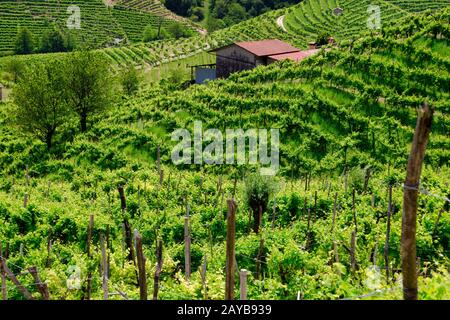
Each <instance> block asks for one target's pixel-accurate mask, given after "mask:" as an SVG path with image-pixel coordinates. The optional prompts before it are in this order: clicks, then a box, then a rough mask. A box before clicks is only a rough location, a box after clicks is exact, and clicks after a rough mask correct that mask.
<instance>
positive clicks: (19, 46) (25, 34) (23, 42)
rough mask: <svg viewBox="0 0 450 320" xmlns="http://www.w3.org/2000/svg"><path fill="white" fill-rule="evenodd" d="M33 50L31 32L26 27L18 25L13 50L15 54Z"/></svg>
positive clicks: (28, 52)
mask: <svg viewBox="0 0 450 320" xmlns="http://www.w3.org/2000/svg"><path fill="white" fill-rule="evenodd" d="M33 50H34V40H33V34H32V33H31V31H30V30H28V28H26V27H24V28H22V27H19V31H18V32H17V36H16V42H15V48H14V51H15V53H16V54H30V53H32V52H33Z"/></svg>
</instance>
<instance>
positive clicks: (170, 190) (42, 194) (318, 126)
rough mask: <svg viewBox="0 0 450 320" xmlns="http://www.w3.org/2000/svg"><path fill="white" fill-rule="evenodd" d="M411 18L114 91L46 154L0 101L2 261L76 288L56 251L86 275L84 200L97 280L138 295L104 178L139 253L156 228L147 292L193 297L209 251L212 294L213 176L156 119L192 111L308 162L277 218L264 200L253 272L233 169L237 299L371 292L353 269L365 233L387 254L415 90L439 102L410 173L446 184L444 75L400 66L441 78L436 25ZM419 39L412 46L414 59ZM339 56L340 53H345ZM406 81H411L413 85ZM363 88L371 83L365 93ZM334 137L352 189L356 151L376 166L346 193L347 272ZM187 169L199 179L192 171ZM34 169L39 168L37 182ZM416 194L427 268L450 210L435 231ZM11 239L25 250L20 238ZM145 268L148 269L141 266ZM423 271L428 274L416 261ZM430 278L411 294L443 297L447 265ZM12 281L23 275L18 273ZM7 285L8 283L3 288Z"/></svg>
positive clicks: (58, 291)
mask: <svg viewBox="0 0 450 320" xmlns="http://www.w3.org/2000/svg"><path fill="white" fill-rule="evenodd" d="M448 16H449V11H447V12H446V13H445V15H444V16H443V17H442V18H441V19H442V20H441V21H442V22H441V24H442V25H445V23H446V22H445V21H448ZM423 21H424V22H425V25H423V26H422V27H421V28H420V30H415V33H414V35H410V36H409V37H407V36H405V35H403V34H402V33H401V32H402V31H400V30H395V29H394V30H393V31H392V35H391V36H389V37H387V36H386V37H377V36H375V37H373V38H372V37H366V38H363V39H362V40H360V41H358V42H356V43H355V44H354V46H353V49H352V51H351V52H349V49H350V48H349V47H344V48H342V49H340V50H333V51H330V52H327V53H322V54H320V55H319V56H317V57H313V58H311V59H309V60H307V61H305V62H304V63H302V64H300V65H296V64H291V63H284V64H276V65H272V66H271V67H267V68H258V69H256V70H253V71H250V72H246V73H242V74H239V75H235V76H233V77H232V78H231V79H229V80H226V81H218V82H215V83H211V84H210V85H207V86H194V87H191V88H190V89H188V90H186V91H175V92H174V91H173V90H172V89H170V88H169V89H163V88H154V89H153V90H151V91H148V92H144V93H142V95H141V96H140V97H137V98H135V99H126V101H125V102H124V103H123V104H121V105H119V106H118V107H117V109H115V110H112V111H111V112H110V114H109V115H107V116H104V117H103V116H102V119H101V121H100V122H98V123H97V124H95V125H94V126H93V127H92V129H91V130H90V131H89V132H88V133H87V134H86V135H78V136H75V137H74V138H73V141H71V142H69V143H67V144H66V145H60V146H58V148H59V151H56V150H55V152H56V154H49V153H47V152H46V151H45V147H44V145H43V144H42V143H40V142H37V141H35V140H31V139H29V138H26V137H25V136H23V135H22V134H21V133H19V132H17V131H15V130H14V128H13V127H10V126H8V121H7V118H6V115H7V110H6V109H4V108H1V112H2V117H1V118H0V124H1V127H0V128H1V129H0V130H1V141H0V150H1V152H0V161H1V168H2V179H1V190H2V191H1V192H0V219H2V220H4V223H2V224H0V225H1V227H0V235H1V239H3V240H4V241H5V242H8V243H9V246H10V252H11V254H10V261H11V262H12V263H14V264H15V265H18V266H21V267H25V266H29V265H31V264H33V265H37V266H38V268H39V270H40V272H41V273H42V275H41V277H42V278H43V279H44V280H48V281H49V286H50V290H51V294H52V296H53V297H58V298H62V297H64V298H67V299H70V298H74V299H79V298H80V297H81V292H80V291H70V290H67V289H66V287H65V285H64V284H65V280H66V278H67V267H68V266H69V265H78V266H80V268H81V269H82V272H83V279H85V275H86V272H87V265H88V261H90V259H88V258H87V256H86V254H85V253H84V252H85V245H84V244H85V239H86V231H85V230H86V226H87V223H88V219H89V214H91V213H93V212H94V213H95V219H96V220H95V221H96V222H95V232H94V234H95V237H94V244H95V246H97V245H98V242H97V239H98V235H99V233H100V232H106V228H107V226H109V230H110V235H111V243H112V254H111V278H110V285H111V287H113V288H116V289H118V290H121V291H124V292H126V293H127V294H128V295H129V296H130V297H131V298H137V297H138V289H137V288H136V287H135V286H134V285H133V284H132V282H133V281H134V280H135V277H134V272H133V266H132V264H125V265H123V260H124V258H123V253H122V250H121V243H122V242H121V241H122V240H121V239H122V238H121V219H122V216H121V213H120V208H119V200H118V198H117V192H116V190H115V188H116V186H117V184H119V183H126V194H127V199H128V208H129V209H128V214H129V216H130V221H131V224H132V227H133V228H136V229H138V230H139V231H140V232H141V233H142V234H143V236H144V248H145V252H146V256H147V257H148V267H149V268H152V266H154V264H155V258H154V245H155V241H156V239H157V238H158V237H161V238H162V239H163V240H164V271H163V275H162V286H161V291H160V297H161V298H163V299H164V298H166V299H182V298H187V299H192V298H195V299H200V298H202V297H203V296H202V291H201V290H200V288H201V282H200V276H199V273H198V272H197V270H198V267H199V266H200V264H201V261H202V258H203V257H204V256H206V257H207V259H208V272H207V279H208V296H209V297H210V298H213V299H221V298H223V287H224V278H223V266H224V262H225V254H224V246H225V242H224V235H225V222H224V219H223V217H224V215H225V208H226V205H225V203H223V202H221V201H220V199H221V195H220V194H217V193H216V190H217V189H216V188H217V186H216V183H217V180H218V176H217V175H216V174H213V173H211V172H210V171H209V170H205V171H203V170H199V168H197V167H194V168H192V169H193V170H178V169H180V168H178V169H177V168H174V167H173V166H172V165H170V156H169V155H170V149H171V144H170V143H169V142H168V140H169V137H168V134H169V133H170V132H171V131H172V130H173V129H174V128H178V127H190V126H191V124H192V121H193V120H194V119H203V120H204V122H205V126H209V127H216V128H220V129H223V128H225V127H254V126H256V127H261V126H263V125H264V126H266V127H269V126H280V127H281V132H282V140H281V141H282V155H281V156H282V164H283V170H282V173H283V174H284V176H285V177H286V176H290V175H291V169H295V171H294V176H296V175H298V174H302V173H304V172H307V171H310V170H312V169H311V166H310V165H316V167H315V171H313V172H314V176H313V181H312V183H311V187H310V190H309V191H306V192H305V191H304V188H303V181H299V180H295V181H289V180H288V181H285V180H284V179H282V183H281V184H280V189H279V193H278V194H277V206H276V212H277V219H276V223H275V226H276V228H275V229H274V230H271V227H270V226H271V218H270V213H266V214H265V220H264V224H265V228H264V231H263V237H264V239H265V252H264V256H265V263H264V264H263V267H262V268H263V273H264V276H263V277H262V280H258V279H256V278H255V274H254V272H255V271H256V266H255V262H254V259H255V258H256V255H257V252H258V248H259V237H258V236H256V235H254V234H253V233H248V229H247V228H248V227H247V223H248V209H247V207H246V206H245V204H244V197H243V183H242V181H239V182H238V193H237V197H236V199H237V201H238V208H239V209H238V217H237V258H236V259H237V263H238V266H239V268H245V269H248V270H250V271H251V275H250V277H249V298H250V299H275V298H277V299H280V298H286V299H295V297H296V295H297V292H298V291H301V292H302V294H303V297H304V298H305V299H335V298H343V297H348V296H353V295H356V294H361V293H367V292H368V291H372V290H373V287H369V286H368V285H366V282H365V280H366V277H367V274H366V273H365V271H366V270H367V269H366V268H367V267H369V266H370V265H371V264H372V262H371V254H372V250H373V249H374V248H378V251H375V252H376V257H377V261H378V262H377V265H378V266H379V267H381V268H382V267H383V266H384V264H383V241H384V240H383V239H384V234H385V225H386V224H385V223H386V219H385V214H386V208H387V203H386V188H387V187H386V183H387V181H391V182H392V181H394V182H401V181H402V180H403V173H404V168H405V161H406V158H407V153H408V146H409V143H410V141H411V138H412V132H413V128H414V122H415V117H416V113H415V111H414V109H415V107H416V106H417V105H418V103H420V102H421V101H423V99H425V97H428V99H429V101H430V102H432V103H433V105H435V106H436V114H435V119H434V124H433V131H432V135H431V141H430V144H429V148H428V150H427V158H426V163H427V166H426V167H425V170H424V172H423V176H422V183H423V186H424V187H425V188H426V189H428V190H431V191H432V193H434V194H441V195H442V194H445V193H446V192H448V187H446V185H445V183H446V181H445V177H448V176H449V172H448V162H449V159H450V155H449V153H448V152H449V151H448V150H450V146H449V145H448V143H449V141H448V128H449V124H450V120H449V118H448V111H449V105H448V101H450V99H449V93H448V90H447V89H446V88H447V87H445V83H443V84H441V85H440V86H436V84H431V83H427V82H423V81H420V80H414V79H413V78H411V77H412V76H413V71H414V69H415V68H416V67H417V68H420V69H421V70H430V71H431V73H436V74H437V75H439V76H441V77H442V78H444V79H447V80H444V81H447V83H448V78H449V73H450V68H449V61H448V57H444V58H445V59H444V60H439V59H438V58H437V56H438V54H439V52H446V51H447V50H448V37H446V38H445V39H433V38H432V36H431V35H430V32H428V30H427V26H428V22H429V21H430V18H429V17H425V18H424V20H423ZM408 22H410V21H402V22H401V23H400V26H405V25H408ZM418 22H420V21H418ZM397 34H398V35H399V36H398V37H397V36H396V35H397ZM397 38H398V40H393V39H397ZM406 38H409V41H406ZM430 41H431V42H433V43H434V45H433V48H439V50H438V51H436V52H434V51H432V52H431V55H430V54H428V55H427V54H424V53H423V52H422V51H420V49H418V48H419V47H420V45H423V44H424V43H428V42H430ZM406 43H411V44H412V48H413V51H412V53H411V54H405V51H404V45H405V44H406ZM416 44H418V46H416ZM419 44H420V45H419ZM369 52H370V56H371V59H372V62H373V63H376V62H379V61H383V60H386V61H387V63H392V64H394V65H395V66H396V67H400V69H399V73H396V74H393V75H389V76H390V77H389V76H387V75H386V74H380V72H379V68H378V67H374V68H372V67H369V68H368V69H365V68H366V66H367V64H366V63H365V62H364V61H365V60H361V59H363V58H367V57H368V53H369ZM417 53H420V54H421V55H420V57H421V58H420V59H419V60H417V55H416V54H417ZM428 53H430V52H428ZM413 57H415V58H413ZM351 61H353V64H352V66H350V65H349V64H350V63H351ZM443 66H446V67H444V68H443ZM349 75H351V76H349ZM411 88H415V89H416V91H415V92H412V91H411V90H410V89H411ZM374 89H379V91H378V93H376V91H374ZM380 97H382V98H385V99H379V98H380ZM409 100H411V101H410V102H409V103H408V101H409ZM402 104H404V105H403V106H401V105H402ZM400 106H401V107H400ZM241 114H242V115H241ZM73 126H74V127H75V126H76V123H74V125H73ZM373 137H374V141H372V139H373ZM372 142H375V143H374V146H375V148H372ZM346 143H347V144H348V145H351V147H350V148H348V153H347V157H346V159H347V162H346V163H347V165H348V166H350V167H353V166H355V169H352V170H351V175H350V178H349V185H350V188H353V187H355V188H357V189H358V190H360V188H361V181H362V180H363V175H364V171H363V170H361V169H359V168H360V166H365V165H371V166H372V168H373V169H374V170H375V172H374V175H373V177H372V178H371V180H370V183H369V192H368V193H360V192H358V194H357V198H356V199H357V207H356V208H357V215H358V221H359V222H358V223H359V230H360V231H359V233H358V239H357V257H358V264H359V265H360V271H359V272H357V273H356V276H357V277H360V278H361V279H362V280H363V281H362V282H359V281H354V280H352V279H354V277H355V276H354V275H351V274H350V273H349V272H348V261H349V257H348V252H347V251H346V249H345V247H348V243H349V239H350V234H351V231H352V230H353V226H352V210H351V197H350V196H349V194H347V195H344V194H343V179H342V178H340V177H338V176H337V174H338V172H340V171H341V169H342V166H343V165H344V163H343V159H344V149H345V145H346ZM157 145H161V146H162V155H163V156H162V159H163V163H164V165H163V167H164V172H165V183H164V185H163V186H162V187H159V186H158V182H157V181H158V177H157V174H156V171H155V166H154V158H155V157H154V155H155V152H156V146H157ZM324 147H325V149H324ZM61 153H62V156H61ZM58 154H59V155H58ZM388 163H390V166H389V169H387V168H388V166H387V164H388ZM26 164H28V165H29V166H30V173H31V176H32V179H31V181H32V183H31V186H30V187H28V186H26V184H25V180H24V178H23V170H24V168H25V165H26ZM297 170H298V172H297ZM13 177H14V180H15V183H14V185H12V180H13ZM200 179H203V184H202V186H201V184H200ZM224 179H225V184H224V186H223V190H224V193H225V195H226V194H227V193H229V192H231V191H232V189H233V183H232V177H231V176H229V175H227V174H226V173H224ZM324 179H325V180H326V181H327V184H326V185H324V184H323V181H324ZM47 181H51V186H50V192H49V194H48V195H47V191H46V190H47ZM329 183H331V184H329ZM327 187H328V188H329V189H328V190H327ZM138 190H140V191H139V192H138ZM314 191H318V208H319V209H318V211H317V212H316V218H315V219H314V220H315V221H314V223H313V227H312V242H310V245H309V248H306V242H307V241H306V237H305V235H306V228H307V213H306V212H305V211H303V208H304V207H307V208H309V209H311V210H313V206H312V201H313V200H312V199H313V198H312V197H313V195H314ZM25 192H27V193H28V194H29V195H31V200H30V203H29V206H28V207H27V208H26V209H24V208H21V203H22V199H23V196H24V193H25ZM334 192H338V193H339V196H338V201H339V208H340V209H339V212H338V218H337V222H336V229H335V233H334V234H332V233H330V221H331V214H332V210H333V200H332V196H331V195H332V194H333V193H334ZM372 193H373V194H374V195H375V199H376V201H375V206H374V207H372V206H371V194H372ZM183 197H187V198H186V199H187V201H188V202H189V204H190V206H191V214H192V227H191V228H192V231H193V235H192V238H193V246H192V255H193V259H192V261H193V270H194V273H193V276H192V279H191V282H190V283H187V282H185V281H184V280H183V276H182V268H183V267H182V266H183V265H184V264H183V218H182V216H183V213H184V209H183V208H184V204H183V200H182V199H183ZM393 199H394V206H395V209H394V214H393V220H392V231H391V232H392V233H391V242H390V259H391V262H392V264H393V267H394V268H398V267H399V263H400V261H399V259H400V258H399V238H400V226H401V206H402V205H401V203H402V202H401V201H402V200H401V199H402V190H401V187H400V186H399V184H395V187H394V198H393ZM305 200H306V201H307V204H305ZM419 205H420V206H419V223H418V239H419V240H418V255H419V256H420V257H421V261H422V263H427V266H428V268H429V269H436V265H437V264H439V263H441V264H442V265H446V263H448V258H449V250H450V243H449V239H450V237H449V234H450V230H449V229H448V228H449V225H450V222H449V220H448V219H449V217H448V215H443V217H442V220H441V223H440V224H439V225H438V229H437V230H438V232H437V235H435V236H434V237H432V232H433V229H434V223H435V221H436V218H437V214H438V212H439V210H440V209H441V208H442V205H443V203H442V200H439V199H435V198H432V197H424V196H423V197H420V203H419ZM271 206H272V203H271V204H270V207H271ZM49 230H52V239H53V241H54V246H53V252H52V253H51V258H52V260H53V264H52V267H51V268H46V267H45V261H46V260H47V254H46V246H47V241H46V239H47V237H48V235H49ZM333 241H336V243H337V245H338V253H339V256H340V260H341V263H340V264H334V265H333V264H331V263H330V261H333V254H332V249H333ZM21 244H23V248H24V250H23V251H24V255H23V256H21V255H20V253H19V251H20V247H21ZM377 244H378V245H377ZM98 258H99V254H98V253H95V259H98ZM429 269H428V270H429ZM14 272H17V273H18V272H19V269H17V268H16V267H15V268H14ZM424 272H426V271H424ZM151 274H152V271H151V270H149V279H150V278H151V277H150V275H151ZM397 275H398V274H397ZM426 275H427V276H429V275H430V273H429V271H428V272H426ZM435 277H436V281H434V282H432V281H431V280H430V279H426V280H424V279H422V278H421V280H420V281H421V282H420V283H421V284H422V286H421V287H420V288H421V289H420V295H421V298H441V299H442V298H447V299H448V298H449V297H448V292H450V290H449V288H448V283H449V281H448V271H444V273H443V275H440V276H439V275H435ZM94 279H95V280H94V286H93V296H94V297H98V298H99V297H101V294H102V293H101V284H100V278H98V277H94ZM23 281H24V282H25V283H26V284H29V283H30V282H29V281H30V279H28V278H23ZM381 282H384V276H381ZM325 284H326V285H325ZM394 286H395V290H394V291H393V296H392V295H390V296H385V297H397V298H398V297H399V295H400V292H401V291H400V288H398V287H397V286H396V285H395V284H394ZM33 292H34V291H33ZM9 294H10V295H11V296H12V297H13V298H20V294H19V293H18V292H17V291H15V289H12V290H11V292H10V293H9Z"/></svg>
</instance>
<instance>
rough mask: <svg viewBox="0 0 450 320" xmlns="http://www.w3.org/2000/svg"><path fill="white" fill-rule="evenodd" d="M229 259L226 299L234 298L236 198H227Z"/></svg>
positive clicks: (227, 261)
mask: <svg viewBox="0 0 450 320" xmlns="http://www.w3.org/2000/svg"><path fill="white" fill-rule="evenodd" d="M227 205H228V215H227V220H228V221H227V260H226V282H225V300H233V298H234V261H235V241H236V202H235V201H234V199H229V200H227Z"/></svg>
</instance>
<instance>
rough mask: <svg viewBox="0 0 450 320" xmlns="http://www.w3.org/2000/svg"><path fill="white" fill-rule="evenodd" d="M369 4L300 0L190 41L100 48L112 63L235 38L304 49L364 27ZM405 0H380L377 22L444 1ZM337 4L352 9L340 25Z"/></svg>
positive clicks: (158, 59) (153, 58) (174, 55)
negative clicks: (336, 18) (321, 36)
mask: <svg viewBox="0 0 450 320" xmlns="http://www.w3.org/2000/svg"><path fill="white" fill-rule="evenodd" d="M391 2H392V3H391ZM377 3H378V2H377ZM371 4H374V3H373V2H371V1H369V0H363V1H355V0H343V1H340V2H333V1H331V2H330V1H325V0H321V1H318V0H305V1H303V2H301V3H300V4H299V5H296V6H293V7H290V8H287V9H280V10H274V11H271V12H268V13H266V14H263V15H261V16H258V17H256V18H253V19H249V20H247V21H244V22H242V23H239V24H237V25H234V26H232V27H230V28H226V29H222V30H219V31H216V32H213V33H211V34H209V35H207V36H205V37H202V36H197V37H193V38H191V39H189V40H186V39H183V40H178V41H164V42H160V43H152V44H150V45H145V46H144V45H137V46H132V47H127V48H124V47H119V48H111V49H107V50H105V54H107V56H108V57H109V58H110V59H111V61H112V62H113V63H118V64H123V63H128V62H134V63H146V64H149V65H155V64H156V65H157V64H160V63H164V62H167V61H171V60H176V59H182V58H184V57H186V56H192V55H195V54H196V53H198V52H200V51H204V50H210V49H213V48H216V47H220V46H223V45H227V44H230V43H232V42H235V41H249V40H261V39H273V38H277V39H282V40H285V41H287V42H289V43H291V44H293V45H295V46H297V47H299V48H306V47H307V44H308V42H310V41H314V40H316V38H317V36H318V35H319V34H320V33H321V32H323V31H327V32H329V33H330V35H332V36H334V37H335V38H336V39H337V40H344V39H349V38H351V37H354V36H356V35H357V34H360V33H361V32H364V31H367V30H368V29H367V18H368V13H367V9H368V6H369V5H371ZM408 4H409V5H407V4H406V2H405V1H403V2H402V1H381V2H380V7H381V13H382V17H381V18H382V25H384V26H389V24H390V23H393V22H394V21H396V19H398V18H401V17H404V16H409V15H410V16H413V15H415V14H416V13H417V12H420V11H423V10H426V9H438V8H442V7H445V6H448V5H449V3H448V1H447V0H414V1H411V3H409V1H408ZM337 5H339V6H341V7H343V8H344V10H345V9H346V8H351V9H349V10H347V12H345V13H344V14H343V15H342V16H341V17H340V18H339V24H337V22H336V21H333V20H332V19H334V16H332V11H331V10H332V9H333V8H335V6H337ZM282 16H284V19H282V21H284V25H285V27H286V28H287V31H288V32H285V31H284V30H283V29H282V27H280V25H279V24H278V23H277V22H279V17H282Z"/></svg>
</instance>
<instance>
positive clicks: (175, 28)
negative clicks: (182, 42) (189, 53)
mask: <svg viewBox="0 0 450 320" xmlns="http://www.w3.org/2000/svg"><path fill="white" fill-rule="evenodd" d="M167 31H168V32H169V34H170V35H171V36H172V37H174V38H176V39H179V38H187V37H190V36H192V34H193V33H192V30H191V29H187V28H186V27H184V26H182V25H181V24H179V23H172V24H171V25H169V26H168V27H167Z"/></svg>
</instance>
